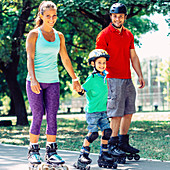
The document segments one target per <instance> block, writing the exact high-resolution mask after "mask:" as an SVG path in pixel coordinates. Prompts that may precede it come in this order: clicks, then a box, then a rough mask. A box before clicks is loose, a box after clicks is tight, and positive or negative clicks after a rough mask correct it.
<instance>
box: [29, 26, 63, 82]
mask: <svg viewBox="0 0 170 170" xmlns="http://www.w3.org/2000/svg"><path fill="white" fill-rule="evenodd" d="M53 30H54V32H55V41H53V42H49V41H47V40H46V39H45V38H44V37H43V34H42V32H41V29H40V28H38V38H37V41H36V48H35V57H34V69H35V76H36V79H37V81H38V82H40V83H56V82H59V76H58V65H57V57H58V53H59V50H60V37H59V35H58V33H57V31H56V30H55V29H53ZM27 80H30V76H29V74H28V75H27Z"/></svg>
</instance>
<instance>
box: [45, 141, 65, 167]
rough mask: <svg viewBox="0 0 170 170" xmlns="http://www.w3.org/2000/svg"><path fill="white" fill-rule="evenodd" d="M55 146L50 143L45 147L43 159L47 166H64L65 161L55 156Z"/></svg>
mask: <svg viewBox="0 0 170 170" xmlns="http://www.w3.org/2000/svg"><path fill="white" fill-rule="evenodd" d="M56 150H57V144H56V143H51V144H47V146H46V153H45V159H46V161H47V163H49V164H58V165H59V164H64V163H65V161H64V160H62V158H61V157H60V156H59V155H58V154H57V152H56Z"/></svg>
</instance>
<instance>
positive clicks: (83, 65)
mask: <svg viewBox="0 0 170 170" xmlns="http://www.w3.org/2000/svg"><path fill="white" fill-rule="evenodd" d="M0 2H1V3H0V51H1V52H0V76H1V77H0V96H3V95H6V94H7V95H9V96H11V97H12V98H13V100H14V102H16V100H18V99H16V98H17V97H18V96H19V95H17V96H16V94H15V93H14V91H15V90H18V89H21V90H22V94H24V95H25V78H26V74H27V69H26V52H25V40H26V35H27V33H28V32H29V31H30V30H31V29H33V27H34V24H35V23H34V19H35V17H36V14H37V10H38V6H39V4H40V2H41V1H40V0H36V1H34V0H12V1H11V0H0ZM53 2H54V3H56V4H57V6H58V20H57V23H56V25H55V28H56V29H57V30H58V31H61V32H62V33H63V34H64V35H65V38H66V46H67V50H68V53H69V56H70V58H71V61H72V64H73V67H74V70H76V73H77V75H78V76H79V77H80V78H81V82H82V83H83V82H84V80H85V78H86V77H87V75H88V72H89V71H90V70H91V68H90V67H88V66H87V58H88V54H89V52H90V51H91V50H93V49H94V48H95V39H96V36H97V34H98V33H99V32H100V31H101V30H102V29H103V28H105V27H106V26H107V25H108V24H109V23H110V17H109V9H110V6H111V5H112V4H113V3H114V2H118V0H117V1H116V0H115V1H113V0H112V1H111V0H93V1H91V0H53ZM119 2H121V3H124V4H125V5H126V6H127V9H128V16H127V21H126V23H125V27H127V28H128V29H130V31H131V32H132V33H133V34H134V36H135V42H136V43H138V44H139V40H138V38H139V37H140V35H141V34H144V33H146V32H148V31H150V30H157V25H156V24H155V23H152V22H151V21H150V20H149V19H148V18H146V17H143V16H149V15H150V14H153V13H155V12H158V13H163V14H164V15H167V14H168V9H169V7H170V3H169V0H142V1H141V0H133V1H132V0H128V1H127V0H120V1H119ZM58 65H59V72H60V82H61V96H62V97H64V96H66V94H67V93H70V88H69V86H68V84H69V82H70V81H71V78H70V77H69V76H68V74H67V72H66V70H65V69H64V67H63V66H62V64H61V60H60V57H59V63H58ZM11 81H13V83H11ZM18 82H19V84H18ZM19 85H20V86H19ZM7 86H8V89H7V88H6V87H7ZM20 87H21V88H20ZM4 89H5V90H4ZM13 89H15V90H13ZM18 93H20V90H19V91H18ZM24 98H25V97H24ZM21 100H22V99H21V98H20V99H19V101H17V103H22V102H20V101H21ZM21 105H23V106H21ZM21 105H20V108H23V107H25V106H24V104H23V103H22V104H21ZM15 107H17V106H16V104H15ZM19 112H20V113H18V114H22V113H21V112H24V109H23V110H22V111H19Z"/></svg>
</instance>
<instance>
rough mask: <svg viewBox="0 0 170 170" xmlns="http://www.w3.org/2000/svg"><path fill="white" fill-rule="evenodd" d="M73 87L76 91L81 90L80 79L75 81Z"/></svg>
mask: <svg viewBox="0 0 170 170" xmlns="http://www.w3.org/2000/svg"><path fill="white" fill-rule="evenodd" d="M73 89H74V90H76V92H80V91H81V85H80V83H79V81H73Z"/></svg>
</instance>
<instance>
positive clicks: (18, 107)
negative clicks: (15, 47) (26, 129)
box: [5, 69, 28, 126]
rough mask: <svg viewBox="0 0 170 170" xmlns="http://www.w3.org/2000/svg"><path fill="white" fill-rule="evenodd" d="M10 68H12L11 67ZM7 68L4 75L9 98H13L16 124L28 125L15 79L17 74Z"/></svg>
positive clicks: (23, 104)
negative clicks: (9, 94)
mask: <svg viewBox="0 0 170 170" xmlns="http://www.w3.org/2000/svg"><path fill="white" fill-rule="evenodd" d="M11 70H12V69H11ZM11 70H10V69H8V70H7V71H6V74H5V77H6V82H7V84H8V87H9V90H10V93H11V98H12V99H13V102H14V106H15V113H16V116H17V123H16V124H17V125H22V126H23V125H28V119H27V112H26V109H25V102H24V99H23V95H22V92H21V89H20V86H19V84H18V81H17V75H16V73H15V72H13V71H11Z"/></svg>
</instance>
